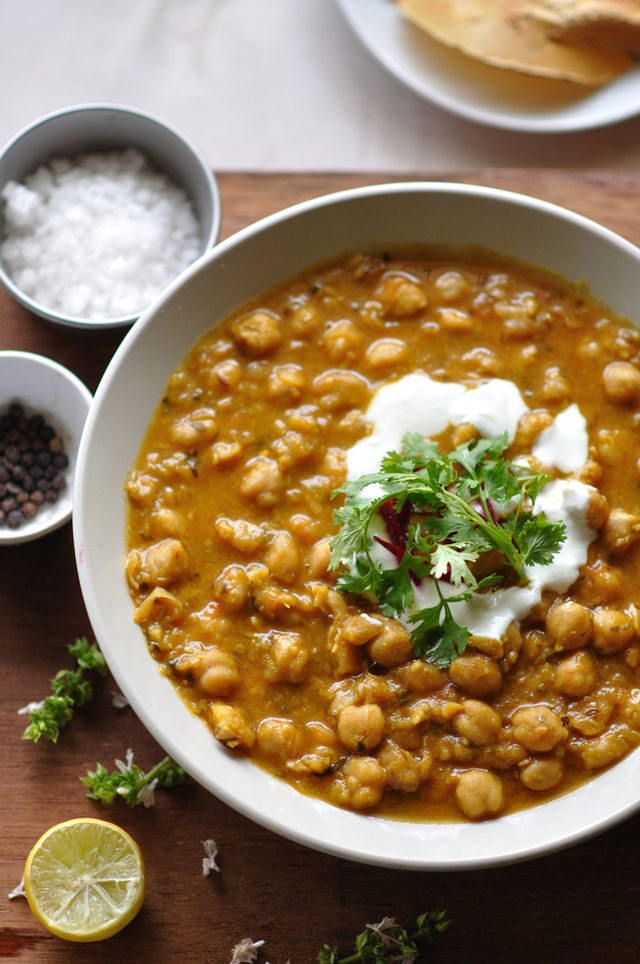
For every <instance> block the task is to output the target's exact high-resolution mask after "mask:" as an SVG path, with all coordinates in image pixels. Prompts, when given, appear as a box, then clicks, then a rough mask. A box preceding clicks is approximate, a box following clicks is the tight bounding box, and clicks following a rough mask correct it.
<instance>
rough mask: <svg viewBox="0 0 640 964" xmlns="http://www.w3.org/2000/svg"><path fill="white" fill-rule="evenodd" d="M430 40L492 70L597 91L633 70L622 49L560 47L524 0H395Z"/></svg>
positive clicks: (579, 46) (547, 25) (561, 45)
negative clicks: (554, 78) (526, 74)
mask: <svg viewBox="0 0 640 964" xmlns="http://www.w3.org/2000/svg"><path fill="white" fill-rule="evenodd" d="M396 2H397V4H398V6H399V8H400V10H401V11H402V13H403V14H404V15H405V16H406V17H407V19H408V20H410V21H411V22H412V23H414V24H416V25H417V26H418V27H420V28H422V29H423V30H424V31H426V33H428V34H429V35H430V36H431V37H433V38H434V39H435V40H438V41H439V42H440V43H443V44H446V45H447V46H449V47H454V48H457V49H458V50H461V51H462V52H463V53H465V54H467V55H468V56H470V57H475V58H476V59H478V60H482V61H484V62H485V63H487V64H493V65H494V66H496V67H503V68H508V69H511V70H518V71H521V72H523V73H528V74H537V75H539V76H542V77H556V78H561V79H564V80H571V81H573V82H574V83H577V84H582V85H584V86H587V87H601V86H603V85H604V84H607V83H608V82H609V81H611V80H613V79H614V78H616V77H618V76H619V75H620V74H623V73H625V71H627V70H629V69H630V68H631V67H632V66H633V63H634V61H633V59H632V58H631V57H630V56H629V55H628V54H626V53H624V52H623V51H619V50H612V49H610V48H608V47H601V46H596V45H594V44H569V43H564V42H563V43H559V42H558V41H557V40H553V39H550V37H549V35H548V34H549V24H548V23H547V22H543V21H542V20H540V19H537V18H536V17H533V16H530V15H528V13H527V11H524V10H523V8H524V7H526V6H529V5H531V4H529V3H527V2H525V0H396Z"/></svg>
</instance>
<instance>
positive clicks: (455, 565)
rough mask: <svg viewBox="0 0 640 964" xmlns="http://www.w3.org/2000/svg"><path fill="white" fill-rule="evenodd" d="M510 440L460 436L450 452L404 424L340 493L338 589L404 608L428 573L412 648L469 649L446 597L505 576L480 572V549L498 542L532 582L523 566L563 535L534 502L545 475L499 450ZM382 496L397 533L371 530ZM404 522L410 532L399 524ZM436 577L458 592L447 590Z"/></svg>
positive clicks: (448, 653)
mask: <svg viewBox="0 0 640 964" xmlns="http://www.w3.org/2000/svg"><path fill="white" fill-rule="evenodd" d="M508 444H509V439H508V436H507V434H506V433H505V434H503V435H501V436H500V437H499V438H497V439H479V440H478V439H474V440H472V441H469V442H464V443H463V444H461V445H458V446H457V447H456V448H455V449H453V451H452V452H451V453H450V454H446V453H444V452H441V451H440V449H439V448H438V445H437V444H436V443H435V442H433V441H432V440H430V439H424V438H423V437H422V436H421V435H419V434H417V433H415V432H414V433H407V434H406V435H405V436H404V438H403V440H402V449H401V451H400V452H395V451H391V452H387V454H386V455H385V456H384V458H383V459H382V461H381V465H380V472H374V473H369V474H368V475H365V476H362V478H360V479H357V480H354V481H351V482H347V483H345V485H343V486H341V487H340V488H339V489H337V490H336V491H335V492H334V496H336V495H344V496H345V503H344V505H343V506H342V507H340V508H338V509H336V511H335V513H334V521H335V522H336V524H337V525H339V526H340V531H339V532H338V534H337V535H336V536H335V537H334V538H333V540H332V542H331V567H332V568H338V567H339V566H341V565H344V566H345V567H346V568H347V571H346V572H343V573H342V574H341V575H340V577H339V580H338V587H339V589H340V590H341V591H342V592H352V593H356V594H358V595H361V594H364V593H367V594H370V595H373V596H374V597H375V598H376V600H377V602H378V605H379V607H380V610H381V612H382V613H384V614H385V615H388V616H396V617H401V616H405V615H406V613H407V612H410V611H411V609H412V608H413V606H414V604H415V586H416V584H418V583H419V582H420V581H421V580H423V579H425V578H430V579H432V580H433V584H434V586H435V588H436V590H437V592H438V596H439V602H438V603H437V604H436V605H435V606H427V607H423V608H421V609H419V610H418V611H417V612H414V613H413V614H412V615H411V616H409V617H408V619H409V622H410V623H412V624H414V626H413V630H412V633H411V636H412V639H413V643H414V651H415V652H416V654H417V655H418V656H422V657H423V658H428V659H430V660H433V661H434V662H436V663H437V664H438V665H440V666H446V665H447V664H448V663H449V662H451V660H452V659H455V657H456V656H457V655H458V654H459V653H461V652H463V650H464V649H465V647H466V645H467V639H468V637H469V635H470V633H469V630H468V629H466V628H465V627H464V626H460V625H459V624H458V623H457V622H456V620H455V618H454V616H453V614H452V611H451V608H450V606H451V605H452V604H453V603H455V602H461V601H463V600H467V599H470V598H471V597H472V596H473V595H474V594H475V593H476V592H479V591H482V590H483V589H486V588H487V587H489V586H491V585H494V584H495V583H496V582H498V581H499V580H500V579H501V578H502V575H501V574H500V573H493V574H492V575H489V576H487V577H485V578H484V579H481V580H480V581H478V580H477V578H476V576H475V575H474V570H473V566H474V563H476V562H477V561H478V560H479V558H480V557H481V556H482V554H483V553H486V552H489V551H492V550H493V551H495V550H497V552H498V553H499V558H500V559H502V560H503V562H504V566H501V568H504V567H510V568H511V569H512V570H513V571H514V574H515V577H516V578H517V580H518V581H519V582H520V584H521V585H526V583H527V582H528V577H527V574H526V571H525V567H526V566H531V565H536V564H538V565H547V564H548V563H550V562H551V561H552V559H553V557H554V555H555V554H556V553H557V552H558V550H559V549H560V547H561V546H562V543H563V542H564V540H565V538H566V533H565V527H564V525H563V524H562V523H558V522H549V521H548V520H547V518H546V516H545V515H544V513H542V512H540V513H537V514H536V513H534V511H533V507H534V504H535V500H536V497H537V495H538V493H539V492H540V489H541V488H542V486H543V485H545V484H546V482H548V481H549V479H548V477H547V476H546V475H543V474H540V473H535V472H532V471H531V470H530V469H529V467H528V466H525V465H521V464H518V465H513V464H512V463H511V462H510V461H509V460H508V459H505V458H503V457H502V456H503V453H504V451H505V450H506V448H507V447H508ZM385 503H388V504H387V505H385V508H384V510H383V512H382V514H381V515H382V517H383V518H384V519H385V520H386V521H387V523H388V525H389V526H391V528H393V530H394V532H395V534H396V538H395V539H392V541H391V542H390V543H385V542H384V540H382V539H380V538H379V537H377V536H376V537H375V539H374V538H373V537H372V536H371V529H372V528H373V523H374V519H375V518H376V516H377V514H378V513H379V510H380V509H381V507H382V506H383V505H384V504H385ZM390 506H391V508H390ZM393 509H395V511H396V514H397V515H398V517H400V514H401V513H402V521H400V519H399V520H398V522H396V517H395V516H394V515H393ZM390 512H391V515H389V513H390ZM407 520H408V521H407ZM399 525H400V526H404V527H405V528H406V532H405V530H404V529H403V528H401V529H400V530H398V526H399ZM389 531H391V529H390V530H389ZM376 540H377V541H379V542H382V544H383V545H385V546H386V547H387V548H388V549H391V550H392V556H393V555H395V556H396V560H395V564H391V565H389V566H386V564H385V563H386V560H384V559H383V560H382V561H381V557H380V555H379V552H378V551H377V550H376V549H375V542H376ZM440 581H446V582H448V583H450V584H451V585H453V586H455V587H456V589H457V590H458V592H457V593H456V594H455V595H454V596H445V595H443V593H442V591H441V589H440Z"/></svg>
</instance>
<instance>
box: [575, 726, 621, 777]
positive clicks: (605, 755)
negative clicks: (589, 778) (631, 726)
mask: <svg viewBox="0 0 640 964" xmlns="http://www.w3.org/2000/svg"><path fill="white" fill-rule="evenodd" d="M631 746H633V740H632V739H631V737H630V736H629V735H628V734H627V732H626V731H625V728H624V727H621V728H617V727H610V729H608V730H607V731H606V732H605V733H601V734H600V735H599V736H596V737H594V738H593V739H592V740H588V741H587V743H586V744H585V746H583V747H581V749H580V756H581V758H582V762H583V763H584V765H585V767H586V768H587V769H588V770H596V769H598V767H606V766H608V765H609V764H610V763H613V761H614V760H619V759H620V757H621V756H624V754H625V753H627V751H628V750H629V749H630V748H631Z"/></svg>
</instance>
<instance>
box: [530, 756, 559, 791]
mask: <svg viewBox="0 0 640 964" xmlns="http://www.w3.org/2000/svg"><path fill="white" fill-rule="evenodd" d="M563 777H564V764H563V762H562V760H558V759H557V758H556V757H550V758H549V759H545V760H531V761H530V762H529V763H527V764H526V766H524V767H523V768H522V769H521V770H520V780H521V782H522V783H523V785H524V786H525V787H526V788H527V790H537V791H538V792H539V793H541V792H543V791H544V790H552V789H553V787H557V786H558V784H559V783H561V782H562V779H563Z"/></svg>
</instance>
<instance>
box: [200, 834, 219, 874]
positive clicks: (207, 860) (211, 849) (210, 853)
mask: <svg viewBox="0 0 640 964" xmlns="http://www.w3.org/2000/svg"><path fill="white" fill-rule="evenodd" d="M202 846H203V847H204V852H205V853H206V855H207V856H206V857H203V858H202V876H203V877H208V876H209V874H210V873H211V871H212V870H217V871H218V873H220V868H219V867H218V865H217V863H216V856H217V853H218V848H217V846H216V842H215V840H203V841H202Z"/></svg>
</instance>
